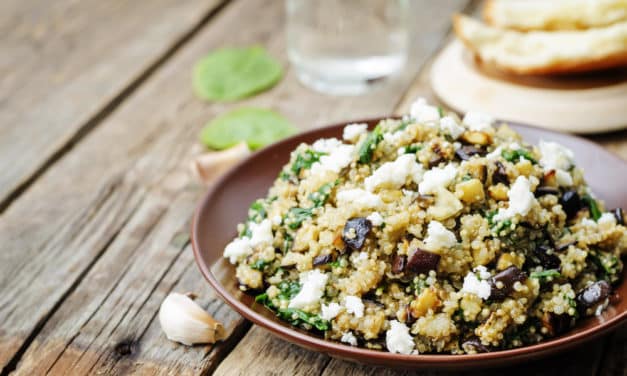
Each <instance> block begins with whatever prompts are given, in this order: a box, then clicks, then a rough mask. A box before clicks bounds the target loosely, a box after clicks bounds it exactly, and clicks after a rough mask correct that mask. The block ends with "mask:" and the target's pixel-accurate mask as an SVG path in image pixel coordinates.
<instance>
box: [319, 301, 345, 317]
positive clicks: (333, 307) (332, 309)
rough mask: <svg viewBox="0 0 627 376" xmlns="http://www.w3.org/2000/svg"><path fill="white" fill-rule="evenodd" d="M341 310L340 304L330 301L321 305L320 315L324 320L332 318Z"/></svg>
mask: <svg viewBox="0 0 627 376" xmlns="http://www.w3.org/2000/svg"><path fill="white" fill-rule="evenodd" d="M341 310H342V306H341V305H339V304H337V303H331V304H329V305H326V304H323V305H322V307H321V313H320V317H322V318H323V319H324V320H333V319H334V318H335V317H336V316H337V315H339V314H340V311H341Z"/></svg>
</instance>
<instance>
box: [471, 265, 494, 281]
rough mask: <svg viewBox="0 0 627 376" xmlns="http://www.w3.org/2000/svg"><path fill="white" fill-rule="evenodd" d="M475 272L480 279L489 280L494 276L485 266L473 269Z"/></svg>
mask: <svg viewBox="0 0 627 376" xmlns="http://www.w3.org/2000/svg"><path fill="white" fill-rule="evenodd" d="M473 271H474V272H476V273H479V278H481V279H488V278H490V277H491V276H492V275H491V274H490V272H489V271H488V268H486V267H485V266H483V265H479V266H477V267H476V268H474V269H473Z"/></svg>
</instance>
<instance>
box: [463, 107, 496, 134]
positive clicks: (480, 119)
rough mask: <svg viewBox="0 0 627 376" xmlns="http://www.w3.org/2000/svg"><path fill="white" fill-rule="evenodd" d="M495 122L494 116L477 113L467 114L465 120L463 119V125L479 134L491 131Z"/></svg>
mask: <svg viewBox="0 0 627 376" xmlns="http://www.w3.org/2000/svg"><path fill="white" fill-rule="evenodd" d="M493 122H494V118H492V116H490V115H486V114H483V113H481V112H476V111H470V112H467V113H466V115H465V116H464V119H462V123H464V124H466V125H467V126H468V129H470V130H471V131H477V132H480V131H485V130H488V129H491V128H492V123H493Z"/></svg>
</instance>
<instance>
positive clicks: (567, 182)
mask: <svg viewBox="0 0 627 376" xmlns="http://www.w3.org/2000/svg"><path fill="white" fill-rule="evenodd" d="M555 181H556V182H557V184H559V185H560V186H562V187H570V186H571V185H573V183H574V182H573V177H572V176H570V173H568V171H564V170H555Z"/></svg>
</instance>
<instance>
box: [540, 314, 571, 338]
mask: <svg viewBox="0 0 627 376" xmlns="http://www.w3.org/2000/svg"><path fill="white" fill-rule="evenodd" d="M541 321H542V326H544V327H545V328H546V329H547V330H548V331H549V334H550V335H552V336H557V335H560V334H562V333H564V332H566V331H567V330H568V329H569V328H570V327H571V325H572V321H573V317H572V316H570V315H568V314H566V313H564V314H561V315H558V314H555V313H553V312H545V313H544V315H542V320H541Z"/></svg>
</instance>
